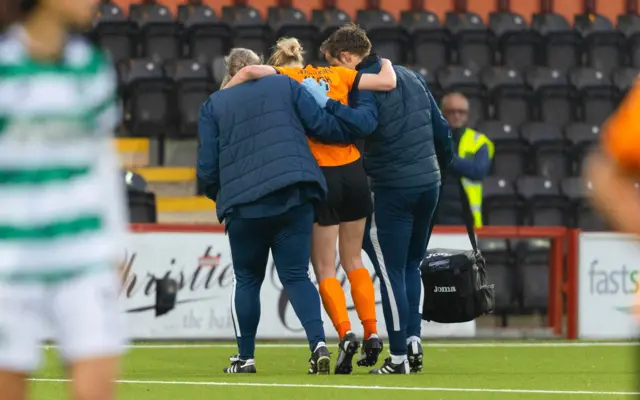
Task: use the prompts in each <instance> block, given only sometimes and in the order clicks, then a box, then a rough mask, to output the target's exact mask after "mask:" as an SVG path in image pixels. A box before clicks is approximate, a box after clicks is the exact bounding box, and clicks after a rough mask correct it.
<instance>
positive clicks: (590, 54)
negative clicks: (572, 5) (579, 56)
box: [573, 14, 626, 74]
mask: <svg viewBox="0 0 640 400" xmlns="http://www.w3.org/2000/svg"><path fill="white" fill-rule="evenodd" d="M573 26H574V28H575V29H576V31H578V32H579V33H580V35H581V36H582V38H583V40H582V52H583V54H584V55H585V56H586V61H587V64H586V65H588V66H589V67H592V68H595V69H597V70H599V71H602V72H604V73H605V74H610V73H611V71H613V69H614V68H617V67H618V66H620V65H622V64H623V62H624V56H623V54H624V53H625V51H626V45H625V39H624V36H623V35H622V34H621V33H620V32H618V31H616V30H615V28H614V26H613V24H612V23H611V21H610V20H609V19H608V18H606V17H605V16H603V15H600V14H580V15H576V16H575V19H574V22H573Z"/></svg>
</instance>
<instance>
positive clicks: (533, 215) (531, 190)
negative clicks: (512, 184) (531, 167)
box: [516, 176, 568, 226]
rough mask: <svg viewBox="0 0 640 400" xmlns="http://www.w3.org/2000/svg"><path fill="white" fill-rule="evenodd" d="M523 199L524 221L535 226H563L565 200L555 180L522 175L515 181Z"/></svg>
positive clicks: (565, 208) (564, 220)
mask: <svg viewBox="0 0 640 400" xmlns="http://www.w3.org/2000/svg"><path fill="white" fill-rule="evenodd" d="M516 187H517V189H518V194H520V196H521V197H522V198H523V199H524V213H525V223H526V224H527V225H535V226H565V225H566V223H567V218H566V211H567V208H568V207H567V202H566V199H565V198H564V196H562V194H561V191H560V186H559V185H558V183H557V181H556V180H553V179H548V178H543V177H539V176H522V177H520V178H518V180H517V182H516Z"/></svg>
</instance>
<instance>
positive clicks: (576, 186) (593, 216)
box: [562, 178, 609, 232]
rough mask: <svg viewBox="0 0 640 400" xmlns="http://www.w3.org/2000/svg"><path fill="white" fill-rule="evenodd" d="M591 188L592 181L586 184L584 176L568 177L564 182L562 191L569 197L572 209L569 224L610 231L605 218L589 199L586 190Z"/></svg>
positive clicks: (588, 229) (570, 208)
mask: <svg viewBox="0 0 640 400" xmlns="http://www.w3.org/2000/svg"><path fill="white" fill-rule="evenodd" d="M591 188H592V186H591V182H588V183H587V184H586V185H585V184H584V182H583V181H582V178H568V179H565V180H564V181H563V182H562V192H563V193H564V195H565V196H566V197H567V198H568V199H569V210H570V211H572V213H571V215H570V216H571V218H572V221H571V223H570V224H569V226H570V227H573V228H579V229H581V230H583V231H591V232H594V231H595V232H598V231H608V230H609V228H608V226H607V224H606V222H605V221H604V219H603V218H602V217H601V216H600V214H599V213H598V212H596V211H594V210H593V209H592V208H591V206H590V204H589V201H588V200H587V196H586V191H587V190H591Z"/></svg>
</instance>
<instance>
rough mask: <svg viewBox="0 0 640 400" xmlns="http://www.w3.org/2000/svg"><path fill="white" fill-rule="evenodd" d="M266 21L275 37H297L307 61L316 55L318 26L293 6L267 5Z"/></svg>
mask: <svg viewBox="0 0 640 400" xmlns="http://www.w3.org/2000/svg"><path fill="white" fill-rule="evenodd" d="M267 23H268V24H269V27H270V28H271V30H272V31H273V32H274V33H275V37H276V38H280V37H294V38H297V39H298V40H299V41H300V43H301V44H302V47H303V48H304V51H305V59H306V61H307V62H311V61H315V60H316V58H317V57H318V41H317V38H318V28H316V27H315V26H313V25H311V24H310V23H309V21H308V20H307V17H306V15H305V14H304V13H303V12H302V11H300V10H299V9H297V8H294V7H269V14H268V18H267Z"/></svg>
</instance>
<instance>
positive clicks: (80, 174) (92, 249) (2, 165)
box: [0, 27, 126, 282]
mask: <svg viewBox="0 0 640 400" xmlns="http://www.w3.org/2000/svg"><path fill="white" fill-rule="evenodd" d="M20 29H21V28H19V27H15V28H13V29H11V30H10V31H9V32H8V33H7V34H6V35H5V36H3V37H2V38H0V280H11V281H35V282H47V281H51V280H59V279H65V277H71V276H75V275H77V274H79V273H84V272H86V271H89V270H92V269H98V268H107V267H109V266H113V265H114V264H113V262H114V261H115V260H116V257H117V256H118V255H120V254H121V251H122V250H121V249H122V247H121V246H122V245H123V239H124V233H125V229H126V212H125V208H124V196H123V188H122V186H123V183H122V182H121V176H120V174H119V172H118V166H117V159H116V154H115V151H114V149H113V147H112V146H113V145H112V132H113V130H114V128H115V126H116V125H117V123H118V120H119V117H120V115H121V112H120V109H119V107H118V102H117V96H116V77H115V73H114V70H113V68H112V65H111V63H110V62H109V60H108V58H107V57H106V56H105V55H104V54H103V53H102V52H101V51H100V50H98V49H97V48H95V47H94V46H92V45H91V44H90V43H89V42H88V41H86V40H84V39H81V38H71V39H70V40H69V41H68V42H67V45H66V48H65V51H64V56H63V58H62V59H61V61H60V62H58V63H56V64H42V63H39V62H37V61H35V60H33V59H31V58H30V56H29V54H28V52H27V49H26V47H25V46H24V44H23V42H22V40H21V31H20Z"/></svg>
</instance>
